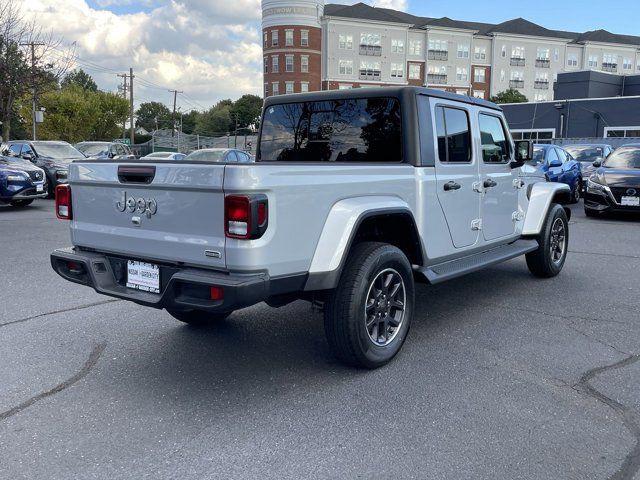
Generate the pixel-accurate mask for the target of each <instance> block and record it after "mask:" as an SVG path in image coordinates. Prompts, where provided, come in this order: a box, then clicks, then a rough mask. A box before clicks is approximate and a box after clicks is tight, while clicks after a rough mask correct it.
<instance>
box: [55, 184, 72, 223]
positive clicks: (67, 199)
mask: <svg viewBox="0 0 640 480" xmlns="http://www.w3.org/2000/svg"><path fill="white" fill-rule="evenodd" d="M56 216H57V217H58V218H59V219H60V220H71V218H72V211H71V187H70V186H69V185H58V186H57V187H56Z"/></svg>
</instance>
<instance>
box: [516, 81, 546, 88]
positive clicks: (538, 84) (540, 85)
mask: <svg viewBox="0 0 640 480" xmlns="http://www.w3.org/2000/svg"><path fill="white" fill-rule="evenodd" d="M520 88H522V87H520ZM533 88H535V89H536V90H549V80H536V81H535V82H534V83H533Z"/></svg>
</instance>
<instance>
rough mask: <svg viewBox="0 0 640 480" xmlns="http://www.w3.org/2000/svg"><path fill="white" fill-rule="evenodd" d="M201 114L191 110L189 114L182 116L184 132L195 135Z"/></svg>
mask: <svg viewBox="0 0 640 480" xmlns="http://www.w3.org/2000/svg"><path fill="white" fill-rule="evenodd" d="M199 116H200V112H198V111H197V110H191V111H190V112H189V113H185V114H184V115H183V116H182V132H183V133H186V134H189V135H190V134H193V133H195V131H196V122H197V121H198V117H199Z"/></svg>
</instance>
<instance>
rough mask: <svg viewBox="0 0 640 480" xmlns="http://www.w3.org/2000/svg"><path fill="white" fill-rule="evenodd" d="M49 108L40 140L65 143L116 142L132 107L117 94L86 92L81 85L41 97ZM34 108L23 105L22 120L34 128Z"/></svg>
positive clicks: (42, 125)
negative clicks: (32, 114) (115, 139)
mask: <svg viewBox="0 0 640 480" xmlns="http://www.w3.org/2000/svg"><path fill="white" fill-rule="evenodd" d="M40 105H42V106H43V107H45V109H46V112H45V115H44V122H43V123H41V124H40V125H39V126H38V138H39V139H42V140H65V141H67V142H69V143H77V142H80V141H83V140H112V139H114V138H117V137H119V136H120V135H121V133H120V132H121V130H122V123H123V121H124V119H125V117H126V115H127V113H128V111H129V103H128V102H127V101H126V100H125V99H123V98H120V97H118V96H117V95H115V94H113V93H108V92H102V91H99V90H98V91H95V92H91V91H88V90H84V89H82V88H81V87H79V86H77V85H71V86H68V87H66V88H63V89H60V90H55V91H51V92H48V93H45V94H43V95H42V96H41V97H40ZM30 109H31V106H30V104H28V102H23V106H22V116H23V117H24V118H27V119H29V120H28V121H27V122H25V123H26V124H27V125H28V127H29V129H30V128H31V118H30Z"/></svg>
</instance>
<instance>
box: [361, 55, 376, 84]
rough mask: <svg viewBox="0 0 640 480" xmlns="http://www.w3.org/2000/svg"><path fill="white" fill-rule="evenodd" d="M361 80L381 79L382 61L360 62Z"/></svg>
mask: <svg viewBox="0 0 640 480" xmlns="http://www.w3.org/2000/svg"><path fill="white" fill-rule="evenodd" d="M360 80H380V62H368V61H365V60H362V61H361V62H360Z"/></svg>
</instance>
